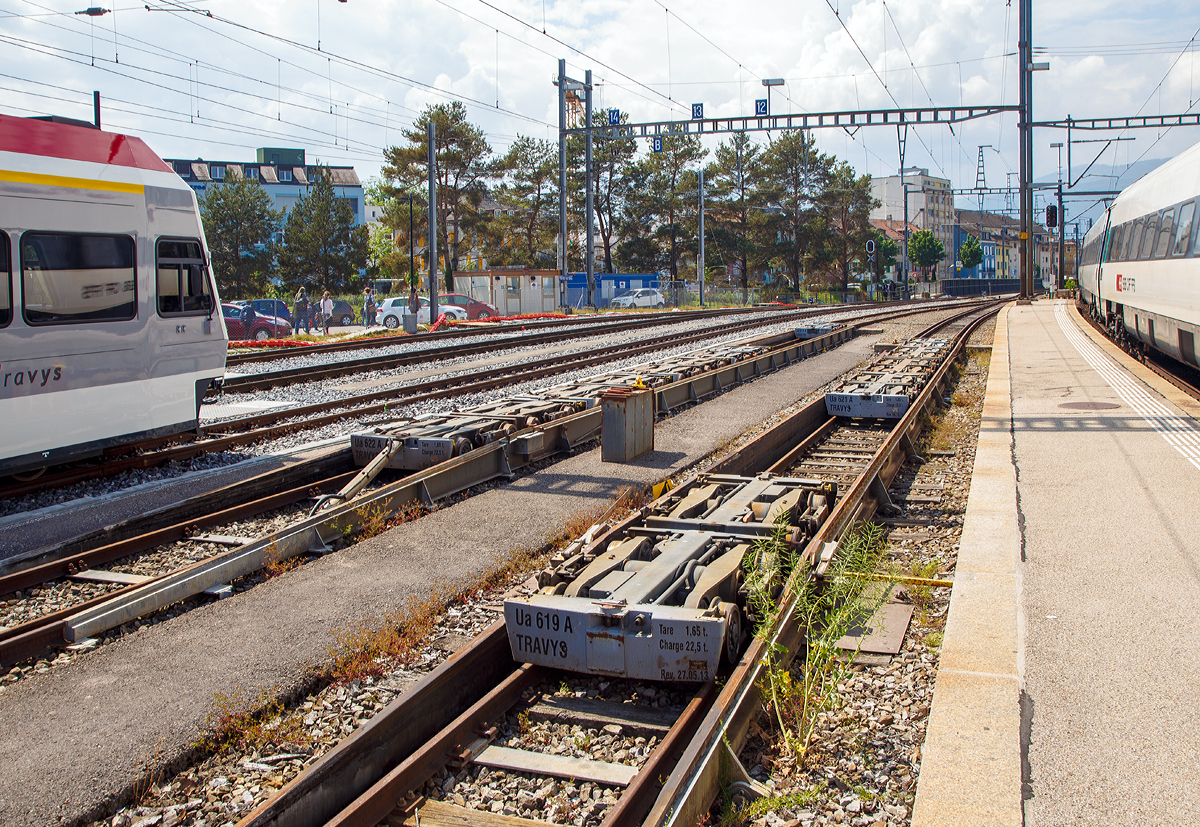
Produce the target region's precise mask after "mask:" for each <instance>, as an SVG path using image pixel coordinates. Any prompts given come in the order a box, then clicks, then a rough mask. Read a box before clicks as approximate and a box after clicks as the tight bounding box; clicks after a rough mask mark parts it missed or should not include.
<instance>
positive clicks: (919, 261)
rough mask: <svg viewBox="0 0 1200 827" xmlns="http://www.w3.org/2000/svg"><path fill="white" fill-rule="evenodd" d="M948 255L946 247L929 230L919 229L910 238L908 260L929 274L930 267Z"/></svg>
mask: <svg viewBox="0 0 1200 827" xmlns="http://www.w3.org/2000/svg"><path fill="white" fill-rule="evenodd" d="M945 257H946V248H945V247H944V246H943V245H942V242H940V241H938V240H937V238H935V237H934V235H933V233H931V232H930V231H929V230H917V231H916V232H915V233H913V234H912V235H911V236H909V239H908V260H909V261H911V262H912V263H913V264H915V265H916V266H917V267H920V268H921V270H922V272H924V273H926V274H928V272H929V268H930V267H932V266H934V265H935V264H937V263H938V262H939V261H941V260H942V259H944V258H945Z"/></svg>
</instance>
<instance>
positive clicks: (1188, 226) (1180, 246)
mask: <svg viewBox="0 0 1200 827" xmlns="http://www.w3.org/2000/svg"><path fill="white" fill-rule="evenodd" d="M1195 213H1196V202H1195V201H1189V202H1187V203H1186V204H1184V205H1183V206H1182V207H1180V208H1179V220H1178V221H1176V222H1175V245H1174V247H1173V248H1172V250H1171V255H1173V256H1186V255H1187V254H1188V245H1189V244H1191V242H1192V218H1193V217H1194V216H1195Z"/></svg>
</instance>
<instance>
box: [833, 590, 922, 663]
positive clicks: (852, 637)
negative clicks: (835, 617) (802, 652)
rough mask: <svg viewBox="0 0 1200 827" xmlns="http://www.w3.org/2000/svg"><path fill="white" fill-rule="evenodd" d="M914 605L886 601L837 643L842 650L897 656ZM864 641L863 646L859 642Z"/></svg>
mask: <svg viewBox="0 0 1200 827" xmlns="http://www.w3.org/2000/svg"><path fill="white" fill-rule="evenodd" d="M912 613H913V607H912V605H911V604H909V603H883V604H881V605H880V607H879V608H878V609H876V610H875V613H874V614H872V615H871V617H870V618H869V619H868V620H867V622H866V623H862V624H859V625H857V626H855V627H854V628H852V629H851V630H850V631H849V633H848V634H846V635H845V636H844V637H842V638H841V639H840V640H838V642H837V647H838V648H839V649H845V650H847V651H850V652H853V651H854V650H855V649H857V650H858V651H859V652H870V653H872V654H877V655H894V654H896V653H897V652H899V651H900V647H901V645H903V643H904V633H905V632H906V631H908V621H909V620H911V619H912ZM860 643H861V646H860V645H859V644H860Z"/></svg>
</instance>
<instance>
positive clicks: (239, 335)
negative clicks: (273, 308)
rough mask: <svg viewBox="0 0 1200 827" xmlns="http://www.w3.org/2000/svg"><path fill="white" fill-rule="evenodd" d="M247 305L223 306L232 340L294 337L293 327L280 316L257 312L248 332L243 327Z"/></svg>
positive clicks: (223, 314)
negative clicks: (243, 315)
mask: <svg viewBox="0 0 1200 827" xmlns="http://www.w3.org/2000/svg"><path fill="white" fill-rule="evenodd" d="M245 305H246V303H245V302H242V303H241V304H222V305H221V315H222V316H224V317H225V329H226V330H227V331H229V338H230V339H242V340H244V339H258V340H259V341H262V340H263V339H282V338H284V337H286V336H291V335H292V326H291V325H290V324H288V323H287V322H285V321H284V320H283V319H281V318H279V317H278V316H267V315H262V314H259V313H258V311H257V310H256V311H255V316H254V322H253V323H252V324H251V325H250V330H249V331H247V330H246V329H245V327H244V326H243V325H242V308H243V307H245Z"/></svg>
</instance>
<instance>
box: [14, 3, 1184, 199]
mask: <svg viewBox="0 0 1200 827" xmlns="http://www.w3.org/2000/svg"><path fill="white" fill-rule="evenodd" d="M89 2H99V3H100V4H101V7H102V8H104V9H109V10H110V11H109V12H108V13H107V14H104V15H100V16H87V15H79V14H76V13H75V12H78V11H82V10H83V9H85V8H86V6H85V4H84V3H83V2H79V3H76V4H73V5H72V4H67V3H63V2H58V1H57V0H0V54H3V55H4V59H3V60H2V61H0V113H3V114H10V115H32V114H39V115H40V114H59V115H66V116H70V117H76V118H82V119H88V120H90V118H91V112H92V108H91V93H92V90H94V89H95V90H99V91H100V93H101V95H102V98H103V100H104V112H103V118H102V119H103V122H104V126H105V128H106V129H111V130H119V131H124V132H129V133H132V134H137V135H140V136H141V137H143V138H144V139H145V140H146V141H148V142H149V144H150V145H151V146H152V147H153V148H154V149H155V150H156V151H158V152H159V153H160V154H161V155H163V156H166V157H182V158H195V157H202V158H205V159H220V160H228V161H238V160H252V159H253V157H254V149H255V147H259V146H285V147H286V146H295V147H304V148H305V149H307V150H308V152H309V157H310V158H319V159H320V160H322V161H326V162H330V163H335V164H353V165H354V166H355V167H356V168H357V169H358V170H359V174H360V175H361V176H362V177H364V178H366V177H368V176H371V175H374V174H377V173H378V170H379V166H380V163H381V160H382V150H383V147H385V146H388V145H391V144H394V143H396V142H398V141H400V140H401V135H400V131H401V130H403V129H405V128H407V127H409V126H410V125H411V123H412V120H413V118H414V117H415V115H416V114H417V113H418V112H420V111H421V109H422V108H424V107H425V106H426V105H428V104H430V103H439V102H444V101H446V100H451V99H460V100H463V101H464V102H465V103H466V104H467V107H468V111H469V113H470V117H471V118H472V120H473V121H474V122H476V123H477V124H479V125H480V126H482V127H483V129H484V130H485V132H486V134H487V136H488V139H489V141H490V143H491V145H492V147H493V148H494V149H495V150H497V151H502V150H503V149H505V148H506V147H507V146H508V145H509V144H510V143H511V142H512V141H513V140H514V139H515V138H516V136H517V135H531V136H533V137H537V138H545V139H547V140H555V139H556V135H557V98H556V91H555V89H554V87H553V86H552V84H551V78H552V76H553V75H554V74H555V72H556V70H557V61H558V59H559V58H566V60H567V64H568V72H569V73H570V74H571V75H572V76H574V77H578V78H582V77H583V73H584V71H585V70H587V69H592V70H593V73H594V80H595V82H596V84H597V90H598V91H597V97H596V105H597V106H598V107H599V108H618V109H620V110H622V111H623V112H628V113H629V114H630V118H631V120H633V121H635V122H638V121H648V120H665V119H685V118H687V117H688V116H689V113H690V104H692V103H701V102H702V103H704V105H705V114H706V115H707V116H712V115H717V116H723V115H739V114H750V113H752V112H753V108H754V100H755V99H756V98H761V97H764V92H765V90H764V88H763V86H762V79H763V78H784V79H785V85H784V86H783V87H777V88H775V89H774V90H772V111H773V112H775V113H777V114H782V113H784V112H821V111H837V110H848V109H873V108H894V107H897V106H903V107H923V106H924V107H927V106H933V105H935V104H936V105H938V106H947V105H956V104H968V105H970V104H974V105H979V104H994V103H1004V104H1015V103H1016V102H1017V88H1016V59H1015V57H1014V52H1015V51H1016V41H1017V8H1016V6H1015V5H1013V6H1009V5H1006V4H1005V3H1004V2H1002V1H1001V0H989V1H988V2H984V0H904V1H903V2H901V0H893V1H892V2H891V3H886V2H883V0H860V1H859V2H850V0H791V1H790V2H781V0H741V2H738V3H729V2H714V0H692V2H690V3H687V4H683V3H680V4H678V5H676V3H675V2H673V0H664V2H665V5H664V2H659V0H592V1H591V2H587V3H584V2H579V0H409V2H393V1H392V0H374V1H373V2H367V0H348V2H337V0H290V1H289V2H280V1H279V0H252V1H251V2H247V1H246V0H240V2H234V1H233V0H188V2H178V1H177V0H166V1H165V2H159V3H151V4H150V7H149V9H147V7H146V6H145V5H144V4H139V5H133V4H130V3H128V0H116V5H115V7H114V3H113V0H89ZM1083 7H1084V5H1083V4H1075V3H1062V2H1057V3H1050V2H1044V1H1043V0H1037V1H1036V2H1034V7H1033V19H1034V37H1033V43H1034V47H1035V49H1036V50H1037V54H1036V56H1035V59H1036V60H1046V61H1049V63H1050V67H1051V68H1050V71H1049V72H1039V73H1038V74H1037V75H1036V76H1035V92H1034V99H1035V100H1034V107H1035V109H1034V114H1035V118H1036V119H1038V120H1046V119H1053V118H1061V117H1064V116H1066V115H1068V114H1070V115H1073V116H1074V117H1076V118H1084V117H1101V116H1104V117H1108V116H1125V115H1135V114H1152V115H1156V114H1173V113H1180V112H1188V111H1193V112H1194V111H1198V110H1200V66H1198V65H1196V64H1197V63H1200V59H1198V56H1197V54H1196V52H1197V49H1198V48H1200V5H1197V4H1196V3H1194V2H1184V0H1174V2H1153V0H1147V1H1146V2H1142V3H1140V4H1131V3H1128V2H1115V0H1092V1H1091V2H1089V3H1088V4H1086V7H1087V11H1086V12H1082V11H1080V9H1082V8H1083ZM318 47H319V48H318ZM1015 124H1016V119H1015V116H1003V117H996V118H991V119H985V120H980V121H975V122H971V123H968V124H961V125H960V126H958V127H956V128H955V133H951V132H950V130H949V129H948V128H947V127H945V126H941V127H934V126H930V127H922V128H919V129H913V130H912V131H911V132H910V134H909V138H908V142H907V150H906V157H905V163H906V165H907V166H919V167H926V168H928V169H929V170H930V172H931V173H932V174H934V175H941V176H945V177H948V178H950V179H951V180H952V181H953V182H954V186H955V187H972V186H974V185H975V181H976V164H977V156H978V151H979V150H978V147H979V146H980V145H985V146H987V147H989V148H986V149H984V162H985V170H986V179H987V180H986V183H987V184H988V186H993V187H994V186H1004V185H1005V183H1006V181H1007V180H1008V179H1009V176H1008V174H1007V173H1010V172H1015V170H1016V169H1017V134H1016V128H1015ZM1118 136H1120V137H1123V138H1134V139H1135V140H1123V141H1120V142H1117V143H1114V144H1113V145H1111V146H1109V147H1108V148H1107V149H1105V150H1104V152H1103V153H1102V154H1101V156H1100V159H1099V161H1098V162H1097V165H1096V166H1095V167H1094V169H1093V172H1099V173H1101V174H1103V175H1116V174H1119V173H1121V172H1122V171H1123V170H1124V169H1125V168H1126V167H1127V166H1128V165H1129V164H1131V163H1133V162H1136V161H1139V160H1143V161H1144V160H1149V159H1155V158H1169V157H1171V156H1172V155H1174V154H1176V153H1178V152H1179V151H1180V150H1182V149H1183V148H1185V147H1187V146H1190V145H1191V144H1193V143H1195V142H1196V141H1198V140H1200V130H1198V129H1197V128H1195V127H1192V128H1190V129H1189V128H1177V129H1174V130H1167V131H1162V132H1160V131H1159V130H1132V131H1129V132H1126V133H1115V132H1113V133H1097V134H1095V135H1088V134H1082V133H1079V134H1076V136H1075V137H1078V138H1081V139H1086V138H1093V137H1103V138H1105V139H1107V138H1110V137H1118ZM756 139H757V140H760V141H766V140H769V137H768V136H767V135H765V134H759V135H757V136H756ZM1063 139H1064V134H1062V133H1055V132H1050V131H1048V130H1039V131H1038V132H1037V133H1036V138H1035V152H1036V155H1035V171H1036V174H1037V176H1038V177H1043V176H1053V175H1055V174H1056V170H1057V164H1058V156H1057V152H1056V150H1052V149H1050V148H1049V144H1050V143H1051V142H1052V141H1062V140H1063ZM817 140H818V142H819V144H820V146H821V148H822V149H823V150H824V151H826V152H829V153H832V154H835V155H837V156H838V157H840V158H842V159H844V160H847V161H849V162H850V163H851V164H853V165H854V166H855V167H856V168H857V169H858V170H859V171H860V172H863V173H870V174H872V175H886V174H894V172H895V170H896V168H897V167H898V165H899V157H898V149H897V141H896V133H895V130H894V129H893V128H890V127H882V128H874V129H870V128H868V129H863V130H861V131H859V132H857V133H856V134H854V135H850V134H848V133H847V132H845V131H844V130H833V129H829V130H817ZM1102 147H1104V144H1103V143H1083V144H1076V145H1074V146H1073V148H1072V160H1073V163H1074V166H1075V169H1076V172H1077V173H1079V172H1082V171H1083V167H1084V166H1086V165H1087V163H1088V162H1089V161H1091V160H1092V158H1093V157H1095V155H1096V153H1097V152H1100V150H1101V148H1102ZM710 148H711V146H710ZM1064 164H1065V156H1064ZM1011 177H1012V180H1013V182H1014V184H1015V180H1016V176H1015V175H1013V176H1011ZM1105 180H1112V179H1100V180H1097V179H1092V180H1091V181H1090V182H1089V183H1090V184H1092V185H1093V188H1095V186H1096V185H1103V184H1104V181H1105ZM1121 183H1122V184H1124V183H1128V182H1127V181H1124V180H1123V181H1122V182H1121ZM1094 200H1095V199H1088V200H1082V201H1080V202H1079V203H1078V206H1077V207H1076V208H1072V209H1070V214H1071V215H1072V216H1074V215H1075V214H1076V213H1078V212H1080V211H1082V210H1084V209H1085V208H1086V207H1087V206H1088V205H1089V204H1091V203H1092V202H1094ZM1039 204H1040V199H1039ZM960 205H961V206H973V203H963V202H962V200H961V199H960ZM995 205H996V206H1002V200H1000V201H996V202H995ZM1088 214H1090V215H1095V214H1096V213H1095V210H1094V209H1093V210H1092V211H1091V212H1090V213H1088Z"/></svg>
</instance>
